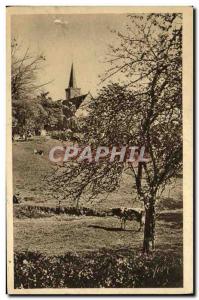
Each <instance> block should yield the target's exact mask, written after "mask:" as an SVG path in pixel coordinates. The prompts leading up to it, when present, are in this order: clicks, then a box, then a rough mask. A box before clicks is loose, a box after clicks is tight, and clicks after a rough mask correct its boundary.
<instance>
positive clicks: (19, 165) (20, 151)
mask: <svg viewBox="0 0 199 300" xmlns="http://www.w3.org/2000/svg"><path fill="white" fill-rule="evenodd" d="M57 144H59V142H58V141H56V140H52V139H44V138H43V139H41V138H40V139H37V140H34V141H28V142H19V143H14V144H13V171H14V173H13V175H14V176H13V177H14V193H19V196H20V200H21V203H20V204H17V205H14V211H17V210H18V214H15V217H14V250H15V253H18V254H19V257H20V255H22V253H40V254H42V255H45V257H49V259H51V257H59V256H60V255H66V254H67V253H73V254H78V255H80V256H82V257H83V256H84V255H89V253H90V255H91V256H90V259H91V261H92V260H93V259H95V256H96V257H97V255H98V254H97V253H99V252H100V251H105V252H107V253H108V252H110V251H112V252H111V253H112V254H111V255H113V256H114V255H115V254H114V253H117V251H119V252H120V253H122V254H121V255H122V256H124V257H125V255H127V257H128V258H129V257H130V256H131V255H133V253H140V250H141V248H142V240H143V230H141V231H138V228H139V224H138V223H136V222H127V228H126V230H125V231H124V230H121V229H120V222H119V220H118V219H117V218H116V217H111V216H106V217H96V216H69V215H51V216H45V218H44V217H42V216H40V217H37V218H35V217H26V216H23V215H22V214H20V211H23V207H25V206H27V205H30V206H38V205H39V206H48V207H55V206H56V205H57V200H56V199H53V198H52V197H51V195H49V194H48V192H47V190H44V188H43V178H44V177H45V176H46V175H48V174H49V173H50V172H51V171H52V164H51V163H50V161H49V159H48V153H49V151H50V149H51V147H53V146H54V145H57ZM34 148H37V149H41V150H43V151H44V156H39V155H34V154H33V150H34ZM80 204H81V205H84V206H88V207H89V206H90V207H92V208H94V209H95V210H103V209H110V208H112V207H121V206H123V207H139V206H141V203H139V202H138V200H137V199H136V194H135V192H133V180H132V175H131V174H129V173H125V174H124V176H123V180H122V184H121V187H120V189H119V190H118V191H116V192H114V193H112V194H110V195H109V197H108V198H103V197H102V196H99V197H98V199H97V200H96V201H95V202H93V203H85V202H84V200H83V199H82V200H81V202H80ZM62 205H63V206H65V207H67V206H74V205H75V204H74V203H70V202H69V201H68V200H67V199H65V200H64V201H63V202H62ZM156 210H157V222H156V249H157V250H156V251H157V252H156V253H158V254H157V255H158V257H159V258H160V257H161V255H165V259H166V260H167V259H170V258H171V257H176V258H178V259H179V262H177V263H176V264H177V265H176V266H174V263H171V265H172V271H171V270H170V269H169V270H170V271H171V273H172V272H174V271H175V270H177V272H178V273H179V274H181V273H180V272H181V271H180V270H181V267H182V266H181V263H180V261H182V253H183V224H182V179H177V180H176V181H174V182H173V184H172V185H171V186H169V187H167V189H166V190H165V192H164V193H163V195H162V196H161V198H160V199H159V200H158V203H157V209H156ZM16 216H17V217H16ZM160 254H161V255H160ZM27 255H32V254H27ZM158 257H156V258H157V259H158ZM20 259H21V258H20ZM20 259H19V261H20ZM161 260H162V258H160V259H159V262H158V263H159V264H160V265H161V264H163V262H162V263H161ZM163 260H164V259H163ZM23 261H24V260H22V262H21V261H20V263H19V265H18V270H20V268H23V267H24V266H25V265H24V264H23ZM25 261H26V260H25ZM174 261H178V260H174ZM21 264H22V267H21ZM25 264H26V263H25ZM32 264H33V265H34V262H32V263H31V266H32ZM102 264H104V261H103V262H102ZM154 268H155V269H154V272H156V271H155V270H156V269H157V268H158V270H161V267H160V268H159V267H157V266H156V265H154ZM34 270H35V271H34V272H36V270H37V267H35V269H34ZM170 271H168V270H166V269H164V270H162V272H163V273H164V272H166V273H168V272H170ZM20 272H21V271H20ZM27 272H32V271H30V269H29V271H27ZM42 272H43V271H42ZM49 272H50V271H49ZM74 272H75V271H74ZM124 272H126V269H125V271H124ZM17 274H18V273H17ZM20 274H21V273H20ZM35 274H36V273H35ZM125 274H126V273H125ZM20 276H21V275H16V280H17V281H19V282H20V280H19V278H21V277H20ZM23 276H24V275H23V274H22V277H23ZM35 276H40V275H38V274H36V275H35ZM42 276H43V275H42ZM49 276H50V275H49ZM56 276H57V275H56ZM77 276H79V275H77ZM107 276H108V275H107ZM125 276H126V275H125ZM154 276H155V275H154ZM178 277H179V278H180V279H179V278H178V279H176V280H177V283H175V284H177V285H181V284H182V281H181V280H182V278H181V277H182V276H181V275H179V276H178ZM171 279H172V277H171ZM23 280H25V279H23ZM53 280H54V279H53ZM139 280H141V279H139ZM161 282H162V281H161ZM24 284H25V285H26V283H24ZM31 284H32V283H30V282H29V283H27V286H30V285H31ZM36 284H38V282H37V283H36ZM60 284H62V283H59V284H58V283H57V286H59V285H60ZM66 284H68V283H66ZM89 284H90V283H88V285H89ZM104 284H105V285H106V283H104ZM129 284H130V283H129ZM140 284H143V282H142V283H140ZM165 284H168V285H170V286H172V283H171V282H170V281H169V280H168V281H167V283H165ZM175 284H174V285H175ZM138 285H139V284H138ZM152 285H153V284H152ZM97 286H98V285H97Z"/></svg>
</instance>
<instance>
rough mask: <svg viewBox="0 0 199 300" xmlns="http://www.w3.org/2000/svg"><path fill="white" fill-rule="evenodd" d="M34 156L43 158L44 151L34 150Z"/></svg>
mask: <svg viewBox="0 0 199 300" xmlns="http://www.w3.org/2000/svg"><path fill="white" fill-rule="evenodd" d="M34 154H39V155H41V156H43V155H44V151H43V150H37V149H34Z"/></svg>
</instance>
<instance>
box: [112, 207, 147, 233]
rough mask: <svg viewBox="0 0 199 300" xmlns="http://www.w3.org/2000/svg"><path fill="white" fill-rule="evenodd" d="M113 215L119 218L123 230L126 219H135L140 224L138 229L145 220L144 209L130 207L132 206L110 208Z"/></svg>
mask: <svg viewBox="0 0 199 300" xmlns="http://www.w3.org/2000/svg"><path fill="white" fill-rule="evenodd" d="M111 212H112V215H113V216H117V217H119V219H120V220H121V229H122V228H123V229H124V230H125V228H126V221H127V220H128V221H133V220H135V221H137V222H139V224H140V228H139V230H141V228H142V226H143V225H144V222H145V216H144V211H143V210H141V209H132V208H112V210H111Z"/></svg>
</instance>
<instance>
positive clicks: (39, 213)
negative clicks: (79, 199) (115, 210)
mask: <svg viewBox="0 0 199 300" xmlns="http://www.w3.org/2000/svg"><path fill="white" fill-rule="evenodd" d="M55 214H57V215H60V214H67V215H74V216H96V217H104V216H106V215H107V212H106V211H96V210H94V209H92V208H88V207H81V208H76V207H73V206H69V207H48V206H33V205H26V206H20V205H16V206H15V209H14V216H15V217H16V218H20V219H21V218H42V217H50V216H53V215H55Z"/></svg>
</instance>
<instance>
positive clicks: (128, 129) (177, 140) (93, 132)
mask: <svg viewBox="0 0 199 300" xmlns="http://www.w3.org/2000/svg"><path fill="white" fill-rule="evenodd" d="M129 20H130V24H129V25H127V29H126V31H125V33H121V32H118V33H117V35H118V38H119V45H118V46H116V47H114V46H111V50H110V54H109V57H108V58H107V62H109V63H110V64H111V65H110V68H109V69H107V72H106V74H105V76H104V79H103V80H104V81H105V80H107V79H108V78H113V76H114V75H116V74H117V75H118V76H120V74H121V73H122V77H123V78H124V83H123V84H118V83H109V84H108V85H107V86H106V87H104V88H102V89H101V91H100V93H99V96H98V97H97V98H96V99H95V100H93V102H92V103H91V105H90V115H89V116H88V117H87V118H86V120H85V123H84V125H83V127H82V131H83V132H86V134H85V135H84V137H83V141H82V143H83V144H87V143H88V144H90V145H92V147H93V149H96V148H97V146H98V145H105V146H107V145H108V146H109V145H114V146H116V145H124V144H125V145H129V146H132V145H136V146H140V147H141V146H145V148H146V152H147V154H148V157H149V160H148V162H139V164H138V166H137V167H135V166H134V165H132V164H128V166H127V167H128V168H130V169H131V170H132V175H133V178H134V179H135V183H136V188H137V194H138V196H139V198H140V200H141V201H142V202H143V204H144V208H145V229H144V239H143V252H145V253H148V252H149V250H150V245H152V248H154V240H155V203H156V196H157V192H158V191H159V192H160V191H162V190H164V188H165V186H166V184H168V183H169V182H170V180H171V179H172V178H174V177H175V176H176V175H177V174H178V173H179V172H180V170H181V168H182V22H181V15H180V14H144V15H130V16H129ZM125 167H126V164H125V163H121V162H119V161H114V162H113V163H110V162H109V159H108V158H107V159H104V160H103V161H100V162H99V163H89V162H88V161H86V162H82V163H81V164H79V163H77V162H74V161H70V162H67V163H66V164H65V166H64V167H63V168H60V169H59V170H58V171H56V172H55V173H54V174H53V175H52V176H51V177H49V182H50V183H51V188H52V190H54V191H55V192H56V193H57V192H58V191H60V194H61V195H62V197H63V198H64V197H65V198H66V197H69V198H71V199H74V200H76V201H77V202H78V199H79V198H80V196H81V195H83V194H84V193H85V191H86V193H87V195H88V197H89V199H94V198H95V197H96V196H97V195H98V194H100V193H110V192H112V191H114V190H115V189H117V188H118V187H119V185H120V180H121V175H122V173H123V171H124V168H125Z"/></svg>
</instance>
